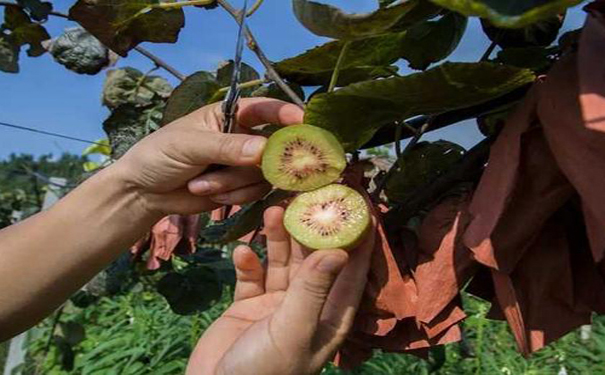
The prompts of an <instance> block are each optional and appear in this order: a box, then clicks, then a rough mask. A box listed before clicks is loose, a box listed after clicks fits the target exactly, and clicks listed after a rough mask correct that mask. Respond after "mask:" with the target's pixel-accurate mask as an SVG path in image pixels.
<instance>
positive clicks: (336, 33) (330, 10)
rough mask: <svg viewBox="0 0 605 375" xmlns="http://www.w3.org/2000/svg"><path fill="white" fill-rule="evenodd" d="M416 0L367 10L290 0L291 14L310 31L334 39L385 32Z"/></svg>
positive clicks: (412, 6)
mask: <svg viewBox="0 0 605 375" xmlns="http://www.w3.org/2000/svg"><path fill="white" fill-rule="evenodd" d="M415 4H416V2H414V1H406V2H403V3H400V4H396V5H393V6H390V7H385V8H380V9H378V10H376V11H374V12H372V13H367V14H346V13H344V12H343V11H342V10H340V9H339V8H336V7H334V6H332V5H327V4H321V3H318V2H315V1H309V0H292V5H293V8H294V14H295V15H296V18H298V21H299V22H300V23H302V24H303V25H304V26H305V27H306V28H307V29H308V30H309V31H311V32H312V33H314V34H316V35H319V36H325V37H329V38H334V39H349V40H350V39H359V38H366V37H369V36H373V35H378V34H381V33H384V32H386V31H387V30H388V29H390V28H391V27H393V26H394V25H395V24H397V22H398V21H400V20H401V19H402V18H403V17H405V15H406V13H408V12H409V11H410V10H412V9H413V8H414V6H415Z"/></svg>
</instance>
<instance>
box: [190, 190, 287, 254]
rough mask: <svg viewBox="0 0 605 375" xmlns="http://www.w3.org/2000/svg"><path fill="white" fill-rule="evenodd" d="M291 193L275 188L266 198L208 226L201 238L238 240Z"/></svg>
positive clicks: (217, 242) (215, 241)
mask: <svg viewBox="0 0 605 375" xmlns="http://www.w3.org/2000/svg"><path fill="white" fill-rule="evenodd" d="M290 195H291V193H290V192H287V191H283V190H274V191H273V192H271V193H270V194H269V195H267V196H266V197H265V198H264V199H262V200H259V201H257V202H255V203H252V204H250V205H248V206H245V207H244V208H242V209H241V210H239V211H237V212H236V213H235V214H234V215H233V216H231V217H229V218H228V219H225V220H223V221H220V222H218V223H216V224H214V225H210V226H207V227H206V228H204V229H203V230H202V231H201V232H200V239H201V240H202V242H204V243H210V244H226V243H229V242H233V241H236V240H238V239H240V238H242V237H243V236H245V235H246V234H248V233H250V232H252V231H254V230H255V229H256V228H257V227H258V226H259V225H260V224H261V222H262V220H263V213H264V212H265V210H266V209H267V208H269V207H271V206H274V205H276V204H278V203H280V202H282V201H283V200H285V199H286V198H288V197H290Z"/></svg>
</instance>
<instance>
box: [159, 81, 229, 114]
mask: <svg viewBox="0 0 605 375" xmlns="http://www.w3.org/2000/svg"><path fill="white" fill-rule="evenodd" d="M219 88H220V86H219V84H218V82H217V81H216V79H215V78H214V76H213V75H212V74H210V73H208V72H197V73H194V74H192V75H190V76H189V77H187V79H185V80H184V81H183V82H181V84H180V85H178V86H177V88H176V89H174V92H173V93H172V95H171V96H170V98H169V99H168V102H167V103H166V109H165V110H164V118H163V119H162V124H168V123H170V122H172V121H174V120H176V119H178V118H181V117H183V116H185V115H187V114H189V113H191V112H193V111H195V110H196V109H198V108H201V107H202V106H204V105H206V104H207V102H208V100H209V99H210V98H212V96H213V95H214V94H215V93H216V92H217V90H218V89H219Z"/></svg>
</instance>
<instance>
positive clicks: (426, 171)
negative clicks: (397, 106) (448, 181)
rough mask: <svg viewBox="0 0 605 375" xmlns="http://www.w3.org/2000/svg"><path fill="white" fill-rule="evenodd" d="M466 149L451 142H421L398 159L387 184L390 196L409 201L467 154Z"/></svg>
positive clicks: (387, 191) (393, 199)
mask: <svg viewBox="0 0 605 375" xmlns="http://www.w3.org/2000/svg"><path fill="white" fill-rule="evenodd" d="M464 153H465V150H464V148H463V147H461V146H459V145H457V144H455V143H452V142H448V141H437V142H433V143H429V142H420V143H418V144H417V145H416V147H414V148H413V149H412V150H411V151H410V152H408V153H406V154H404V155H403V156H402V157H401V158H400V159H399V160H398V163H399V164H398V167H397V168H396V169H395V172H394V174H393V175H392V177H391V178H389V180H388V181H387V184H386V189H385V192H386V195H387V197H388V198H389V200H390V201H392V202H399V203H402V202H405V201H406V200H408V199H409V198H410V197H412V196H414V194H415V192H416V190H417V189H418V188H421V187H423V186H426V184H428V183H430V182H431V181H433V180H435V179H436V178H437V177H439V176H440V175H441V174H442V173H444V172H445V171H447V169H448V168H449V167H450V166H451V165H453V164H454V163H456V162H457V161H458V160H460V158H461V157H462V156H463V155H464Z"/></svg>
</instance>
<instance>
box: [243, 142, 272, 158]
mask: <svg viewBox="0 0 605 375" xmlns="http://www.w3.org/2000/svg"><path fill="white" fill-rule="evenodd" d="M266 142H267V140H266V139H265V138H263V137H254V138H252V139H249V140H248V141H246V143H244V147H243V148H242V156H244V157H246V158H251V157H255V156H258V155H260V154H261V153H262V152H263V149H264V148H265V143H266Z"/></svg>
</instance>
